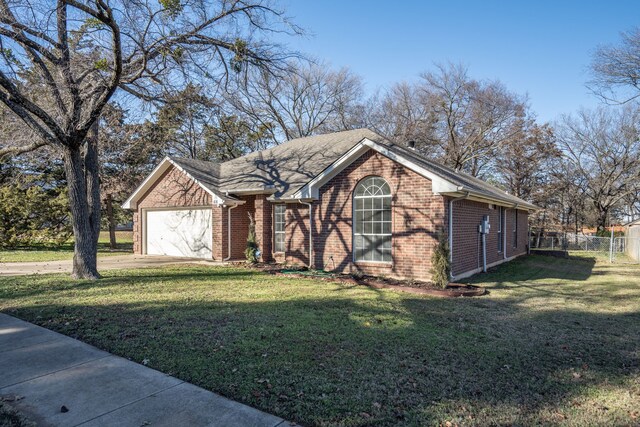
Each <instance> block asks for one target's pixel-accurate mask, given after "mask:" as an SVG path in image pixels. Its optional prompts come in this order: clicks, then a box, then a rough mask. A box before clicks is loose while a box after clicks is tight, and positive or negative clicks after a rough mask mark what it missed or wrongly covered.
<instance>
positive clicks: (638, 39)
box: [588, 27, 640, 103]
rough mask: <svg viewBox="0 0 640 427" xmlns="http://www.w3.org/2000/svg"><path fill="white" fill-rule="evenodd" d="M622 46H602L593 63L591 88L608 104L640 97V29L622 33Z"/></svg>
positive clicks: (589, 84) (594, 56)
mask: <svg viewBox="0 0 640 427" xmlns="http://www.w3.org/2000/svg"><path fill="white" fill-rule="evenodd" d="M621 36H622V40H621V42H620V44H619V45H615V46H614V45H610V46H601V47H599V48H598V49H597V50H596V51H595V53H594V55H593V61H592V63H591V71H592V74H593V79H592V80H591V81H590V82H589V83H588V86H589V88H590V89H591V90H592V91H593V92H594V93H595V94H596V95H598V96H600V97H601V98H603V99H604V100H605V101H609V102H615V103H626V102H629V101H632V100H634V99H636V98H638V97H640V27H638V28H635V29H633V30H630V31H627V32H623V33H622V34H621Z"/></svg>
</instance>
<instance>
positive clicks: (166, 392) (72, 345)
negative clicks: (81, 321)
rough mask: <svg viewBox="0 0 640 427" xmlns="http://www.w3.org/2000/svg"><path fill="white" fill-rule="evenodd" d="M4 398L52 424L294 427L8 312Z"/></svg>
mask: <svg viewBox="0 0 640 427" xmlns="http://www.w3.org/2000/svg"><path fill="white" fill-rule="evenodd" d="M0 396H19V397H22V398H19V399H18V400H16V401H15V402H11V403H10V404H11V405H12V406H14V407H15V408H16V409H17V410H19V411H21V412H23V413H24V414H25V415H26V416H27V417H28V418H30V419H31V420H33V421H35V422H36V423H37V424H38V425H44V426H78V425H82V426H114V425H117V426H132V427H134V426H135V427H140V426H144V425H150V426H265V427H275V426H280V427H285V426H288V425H289V423H288V422H285V421H284V420H282V419H281V418H278V417H275V416H273V415H269V414H266V413H264V412H261V411H259V410H257V409H254V408H251V407H249V406H246V405H243V404H240V403H237V402H234V401H232V400H229V399H226V398H224V397H222V396H219V395H217V394H214V393H211V392H209V391H207V390H204V389H202V388H200V387H196V386H194V385H193V384H189V383H186V382H184V381H181V380H179V379H177V378H174V377H171V376H169V375H166V374H163V373H162V372H158V371H155V370H153V369H150V368H147V367H144V366H142V365H139V364H137V363H134V362H131V361H129V360H126V359H123V358H121V357H117V356H113V355H111V354H109V353H107V352H104V351H101V350H98V349H97V348H95V347H92V346H90V345H88V344H85V343H82V342H80V341H78V340H75V339H72V338H69V337H66V336H64V335H61V334H58V333H56V332H53V331H50V330H48V329H44V328H41V327H39V326H36V325H33V324H31V323H28V322H24V321H22V320H19V319H16V318H14V317H11V316H7V315H5V314H0ZM63 406H65V407H66V408H67V409H68V412H62V411H61V408H62V407H63Z"/></svg>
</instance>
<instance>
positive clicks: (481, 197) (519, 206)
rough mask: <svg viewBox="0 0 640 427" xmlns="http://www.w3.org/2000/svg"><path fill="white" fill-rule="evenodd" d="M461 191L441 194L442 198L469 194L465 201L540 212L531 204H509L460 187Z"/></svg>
mask: <svg viewBox="0 0 640 427" xmlns="http://www.w3.org/2000/svg"><path fill="white" fill-rule="evenodd" d="M461 188H462V189H461V190H459V191H457V192H445V193H441V194H442V195H443V196H449V197H458V196H460V195H464V194H466V193H469V197H467V200H471V201H474V202H480V203H491V204H493V205H496V206H502V207H505V208H509V209H520V210H526V211H530V212H533V211H537V210H540V208H539V207H537V206H535V205H532V204H531V203H515V202H510V201H506V200H503V199H499V198H497V197H495V198H493V197H488V196H485V195H482V194H478V193H474V192H473V191H472V190H467V189H465V188H464V187H461Z"/></svg>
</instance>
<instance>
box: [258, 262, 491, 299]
mask: <svg viewBox="0 0 640 427" xmlns="http://www.w3.org/2000/svg"><path fill="white" fill-rule="evenodd" d="M245 265H246V264H245ZM252 268H257V269H259V270H262V271H264V272H267V273H269V274H274V275H276V276H282V277H300V278H307V279H316V280H324V281H327V282H340V283H346V284H353V285H364V286H368V287H370V288H374V289H392V290H395V291H400V292H407V293H411V294H419V295H431V296H437V297H445V298H456V297H472V296H480V295H484V294H485V293H486V289H485V288H482V287H479V286H473V285H464V284H461V283H449V285H448V286H447V287H446V288H445V289H442V288H440V287H438V286H436V285H435V284H433V283H430V282H420V281H409V280H398V279H392V278H386V277H375V276H355V275H352V274H339V273H330V272H326V271H320V270H318V271H316V270H309V269H307V268H295V267H294V268H291V267H289V268H282V266H281V265H277V264H254V265H253V266H252Z"/></svg>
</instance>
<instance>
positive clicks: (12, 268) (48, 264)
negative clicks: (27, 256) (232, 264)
mask: <svg viewBox="0 0 640 427" xmlns="http://www.w3.org/2000/svg"><path fill="white" fill-rule="evenodd" d="M173 264H202V265H221V264H223V263H220V262H216V261H207V260H203V259H200V258H181V257H171V256H160V255H133V254H129V255H113V256H100V255H98V271H100V270H117V269H124V268H143V267H159V266H162V265H173ZM71 266H72V261H71V260H70V259H69V260H63V261H39V262H5V263H0V276H24V275H28V274H51V273H71Z"/></svg>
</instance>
